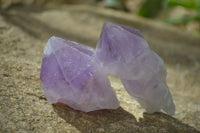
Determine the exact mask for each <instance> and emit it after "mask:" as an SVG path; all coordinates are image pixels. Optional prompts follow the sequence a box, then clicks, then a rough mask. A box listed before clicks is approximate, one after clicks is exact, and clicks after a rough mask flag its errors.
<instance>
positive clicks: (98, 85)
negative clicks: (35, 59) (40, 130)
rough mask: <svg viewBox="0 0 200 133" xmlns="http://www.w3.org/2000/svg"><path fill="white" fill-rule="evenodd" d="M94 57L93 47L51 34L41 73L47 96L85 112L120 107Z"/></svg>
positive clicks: (56, 101)
mask: <svg viewBox="0 0 200 133" xmlns="http://www.w3.org/2000/svg"><path fill="white" fill-rule="evenodd" d="M94 59H95V58H94V50H93V49H92V48H89V47H86V46H83V45H79V44H77V43H74V42H71V41H66V40H63V39H61V38H57V37H51V38H50V39H49V41H48V43H47V45H46V47H45V49H44V55H43V60H42V67H41V74H40V79H41V82H42V88H43V92H44V95H45V96H46V98H47V100H48V101H49V102H50V103H64V104H67V105H68V106H70V107H72V108H74V109H77V110H81V111H84V112H89V111H93V110H99V109H116V108H118V107H119V102H118V100H117V98H116V95H115V93H114V91H113V90H112V88H111V86H110V83H109V81H108V79H107V77H106V75H105V73H103V72H102V71H101V69H102V68H100V67H99V66H100V65H99V64H98V62H96V61H95V60H94Z"/></svg>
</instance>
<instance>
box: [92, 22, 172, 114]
mask: <svg viewBox="0 0 200 133" xmlns="http://www.w3.org/2000/svg"><path fill="white" fill-rule="evenodd" d="M95 58H97V60H98V62H100V63H101V66H103V68H104V69H103V70H104V71H105V73H111V74H114V75H117V76H118V77H120V79H121V81H122V83H123V85H124V87H125V88H126V90H127V91H128V93H129V94H130V95H131V96H133V97H134V98H135V99H136V100H137V101H138V102H139V103H140V104H141V105H142V106H143V107H144V108H145V109H146V110H147V112H150V113H151V112H156V111H161V109H162V110H164V111H165V112H167V113H168V114H174V112H175V106H174V103H173V100H172V97H171V94H170V92H169V89H168V87H167V85H166V75H167V73H166V69H165V67H164V65H163V61H162V59H161V58H160V57H159V56H158V55H157V54H156V53H154V52H153V51H152V50H151V49H150V48H149V46H148V44H147V42H146V40H145V39H144V38H143V36H142V34H141V33H140V32H139V31H138V30H136V29H132V28H129V27H126V26H123V25H119V24H114V23H111V22H106V23H105V24H104V26H103V30H102V32H101V35H100V39H99V41H98V44H97V48H96V52H95Z"/></svg>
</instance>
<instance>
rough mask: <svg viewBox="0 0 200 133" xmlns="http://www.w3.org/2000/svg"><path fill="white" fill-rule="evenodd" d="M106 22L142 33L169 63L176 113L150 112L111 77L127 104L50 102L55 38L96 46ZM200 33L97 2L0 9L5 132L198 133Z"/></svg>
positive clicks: (1, 128)
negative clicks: (50, 52) (43, 76)
mask: <svg viewBox="0 0 200 133" xmlns="http://www.w3.org/2000/svg"><path fill="white" fill-rule="evenodd" d="M104 21H113V22H116V23H121V24H124V25H128V26H132V27H135V28H138V29H140V30H141V32H142V34H144V36H145V38H146V39H147V40H148V42H149V44H150V47H151V48H152V49H153V50H155V51H156V52H157V53H158V54H159V55H160V56H161V57H162V58H163V59H164V61H165V64H166V66H167V71H168V77H167V82H168V85H169V88H170V91H171V92H172V96H173V98H174V102H175V105H176V109H177V110H176V113H175V115H174V116H173V117H171V116H168V115H165V114H163V113H155V114H146V113H143V112H144V110H143V109H142V108H141V107H140V105H139V104H138V103H137V102H136V101H135V100H134V99H133V98H131V97H130V96H129V95H128V94H127V92H126V91H125V90H124V88H123V86H122V84H121V82H120V81H119V79H118V78H116V77H113V76H111V75H109V78H110V79H111V84H112V86H113V87H114V89H115V91H116V93H117V97H118V98H119V101H120V103H121V107H120V108H119V109H117V110H101V111H94V112H90V113H83V112H79V111H75V110H73V109H71V108H69V107H60V106H56V105H51V104H49V103H48V102H47V100H46V98H45V97H44V96H43V92H42V88H41V84H40V79H39V75H40V65H41V60H42V53H43V48H44V46H45V44H46V42H47V40H48V38H50V36H52V35H55V36H59V37H62V38H65V39H68V40H73V41H77V42H79V43H82V44H86V45H89V46H93V47H95V46H96V42H97V39H98V36H99V34H100V31H101V27H102V25H103V23H104ZM199 42H200V37H199V36H197V35H193V34H191V33H186V32H184V31H180V30H178V29H176V28H173V27H171V26H168V25H166V24H162V23H158V22H155V21H151V20H145V19H141V18H138V17H136V16H133V15H131V14H126V13H121V12H115V11H112V10H105V9H101V8H94V7H85V6H84V7H82V6H67V7H62V8H59V9H34V8H33V9H31V8H29V9H26V8H16V9H11V10H9V11H7V12H4V13H1V14H0V132H3V133H4V132H20V133H22V132H34V133H35V132H48V133H51V132H52V133H56V132H58V133H63V132H66V133H87V132H88V133H89V132H99V133H103V132H108V133H112V132H113V133H116V132H119V133H126V132H127V133H128V132H136V133H137V132H139V133H151V132H152V133H155V132H160V133H168V132H169V133H189V132H194V133H197V132H199V130H200V117H199V116H200V82H199V80H200V65H199V64H200V45H199Z"/></svg>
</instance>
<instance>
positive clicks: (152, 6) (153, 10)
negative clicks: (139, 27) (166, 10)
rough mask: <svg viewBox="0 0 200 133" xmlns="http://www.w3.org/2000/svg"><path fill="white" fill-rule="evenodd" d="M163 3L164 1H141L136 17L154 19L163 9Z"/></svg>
mask: <svg viewBox="0 0 200 133" xmlns="http://www.w3.org/2000/svg"><path fill="white" fill-rule="evenodd" d="M163 2H164V0H143V2H142V6H141V7H140V9H139V11H138V15H139V16H143V17H149V18H153V17H156V16H157V14H158V13H159V12H160V11H161V10H162V8H163Z"/></svg>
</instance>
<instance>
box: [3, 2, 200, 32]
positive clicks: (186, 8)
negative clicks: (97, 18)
mask: <svg viewBox="0 0 200 133" xmlns="http://www.w3.org/2000/svg"><path fill="white" fill-rule="evenodd" d="M64 4H89V5H92V6H100V7H105V8H111V9H115V10H120V11H125V12H129V13H132V14H136V15H138V16H142V17H147V18H150V19H156V20H158V21H162V22H165V23H168V24H172V25H175V26H177V27H179V28H183V29H186V30H188V31H192V32H195V33H198V34H200V0H84V1H83V0H0V5H1V9H2V10H7V9H8V8H12V7H13V6H19V5H20V6H21V5H23V6H39V7H58V6H62V5H64Z"/></svg>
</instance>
